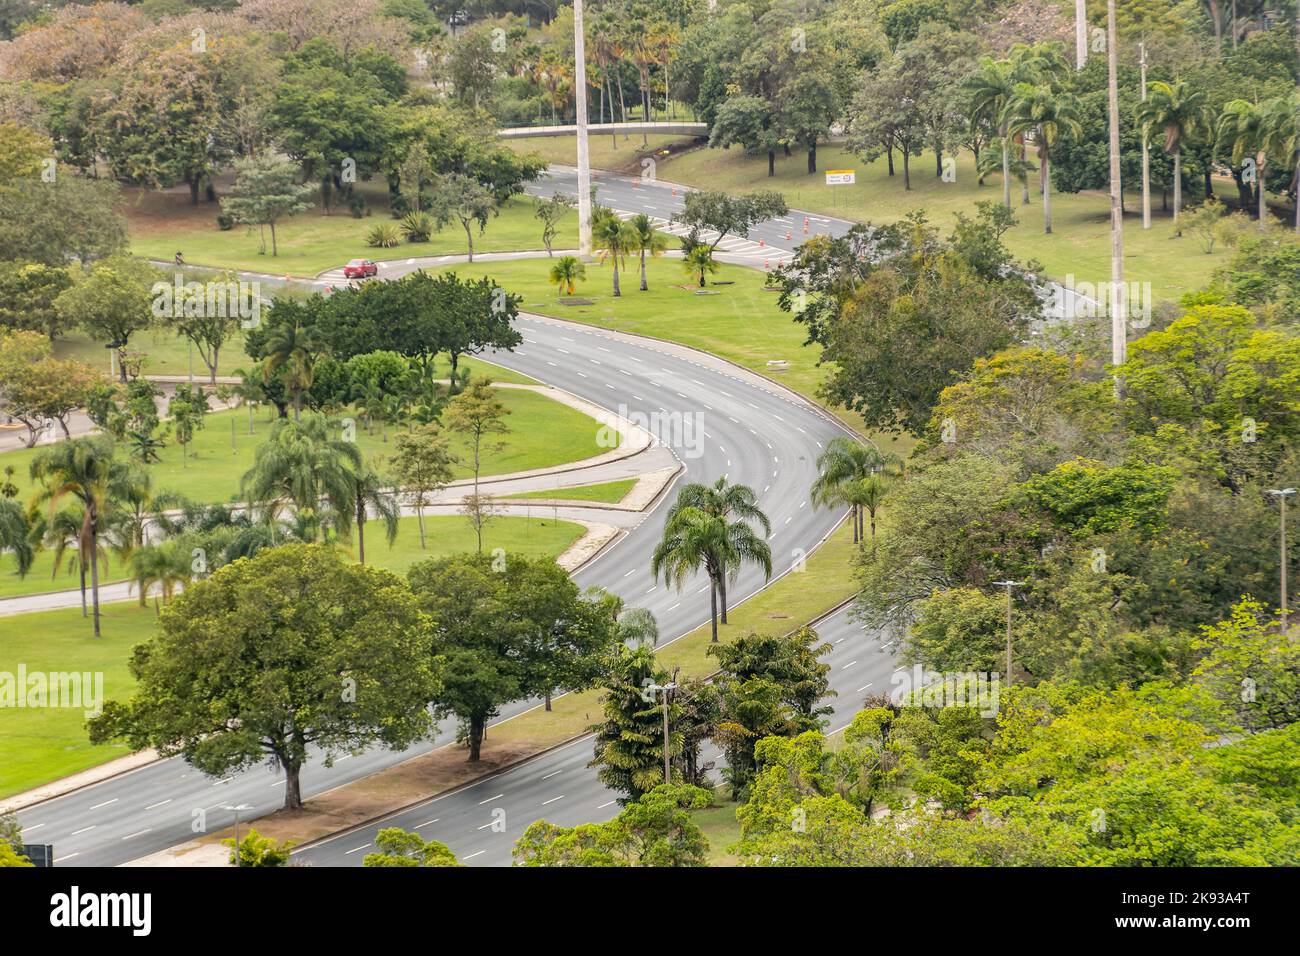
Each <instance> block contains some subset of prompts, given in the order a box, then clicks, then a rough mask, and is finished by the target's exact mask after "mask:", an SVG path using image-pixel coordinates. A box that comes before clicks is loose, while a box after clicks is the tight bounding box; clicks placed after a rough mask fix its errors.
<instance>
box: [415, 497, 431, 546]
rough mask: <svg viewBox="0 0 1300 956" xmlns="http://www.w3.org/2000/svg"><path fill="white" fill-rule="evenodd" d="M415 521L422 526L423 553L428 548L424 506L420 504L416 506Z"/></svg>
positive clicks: (421, 541)
mask: <svg viewBox="0 0 1300 956" xmlns="http://www.w3.org/2000/svg"><path fill="white" fill-rule="evenodd" d="M415 521H416V523H417V524H418V525H419V526H420V550H421V551H423V550H424V549H425V548H426V547H428V546H427V545H426V544H425V543H424V504H423V503H420V504H417V505H416V506H415Z"/></svg>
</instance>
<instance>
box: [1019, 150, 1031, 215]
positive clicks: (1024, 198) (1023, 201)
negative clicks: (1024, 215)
mask: <svg viewBox="0 0 1300 956" xmlns="http://www.w3.org/2000/svg"><path fill="white" fill-rule="evenodd" d="M1028 157H1029V153H1028V151H1027V150H1026V149H1025V138H1024V137H1023V136H1022V137H1020V162H1021V165H1022V166H1023V164H1024V163H1025V161H1026V160H1027V159H1028ZM1020 205H1022V206H1028V205H1029V174H1028V173H1025V181H1024V182H1023V183H1021V197H1020Z"/></svg>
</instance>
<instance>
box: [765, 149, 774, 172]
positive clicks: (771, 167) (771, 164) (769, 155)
mask: <svg viewBox="0 0 1300 956" xmlns="http://www.w3.org/2000/svg"><path fill="white" fill-rule="evenodd" d="M767 174H768V175H769V176H775V175H776V150H774V149H769V150H768V151H767Z"/></svg>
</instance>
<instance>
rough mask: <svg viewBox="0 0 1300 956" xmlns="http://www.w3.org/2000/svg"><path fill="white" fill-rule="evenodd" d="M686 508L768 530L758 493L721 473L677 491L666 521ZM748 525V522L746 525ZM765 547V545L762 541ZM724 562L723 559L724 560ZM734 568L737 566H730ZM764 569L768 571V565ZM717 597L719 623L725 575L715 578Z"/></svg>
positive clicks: (724, 607) (724, 601) (724, 599)
mask: <svg viewBox="0 0 1300 956" xmlns="http://www.w3.org/2000/svg"><path fill="white" fill-rule="evenodd" d="M687 508H697V509H699V510H700V511H702V512H704V513H705V514H706V515H709V516H711V517H715V518H722V519H724V520H727V521H728V522H729V523H730V524H732V525H734V524H735V523H737V522H750V521H752V522H755V523H756V524H758V525H759V527H761V528H762V529H763V537H765V538H766V537H767V536H768V535H770V534H771V533H772V523H771V522H770V521H768V520H767V515H765V514H764V513H763V512H762V510H761V509H760V508H759V507H758V495H756V494H754V489H753V488H751V487H749V486H748V485H733V484H730V483H729V482H728V481H727V479H726V478H725V477H723V478H719V479H718V480H717V481H715V482H714V483H713V484H711V485H705V484H701V483H699V482H691V483H690V484H688V485H686V486H684V487H683V488H682V490H681V491H679V492H678V493H677V500H676V501H674V502H673V506H672V508H670V509H669V511H668V517H667V520H668V521H672V519H673V515H675V514H676V513H677V512H679V511H684V510H685V509H687ZM746 527H748V525H746ZM765 547H766V545H765ZM724 563H725V562H724ZM730 570H732V571H738V570H739V568H731V569H730ZM768 572H769V573H771V567H770V565H769V567H768ZM717 586H718V599H719V603H720V605H721V610H722V618H721V620H722V623H723V624H726V623H727V576H726V575H725V574H724V575H722V576H721V577H720V578H719V579H718V580H717Z"/></svg>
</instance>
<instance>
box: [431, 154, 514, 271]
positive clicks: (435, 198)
mask: <svg viewBox="0 0 1300 956" xmlns="http://www.w3.org/2000/svg"><path fill="white" fill-rule="evenodd" d="M500 211H501V209H500V203H499V202H498V200H497V197H496V195H495V194H493V192H492V190H491V189H490V188H489V187H487V186H484V185H483V184H482V183H480V182H479V181H478V180H477V179H474V178H472V177H470V176H466V175H464V174H463V173H445V174H442V175H439V176H438V177H437V178H436V179H435V180H434V183H433V186H432V187H431V190H430V199H429V212H430V214H431V215H432V216H433V218H434V220H435V221H436V222H437V223H438V226H439V227H440V228H441V227H442V226H444V225H446V224H447V223H450V222H458V223H460V227H461V228H462V229H464V230H465V244H466V248H467V249H468V251H469V261H470V262H473V261H474V230H473V228H472V227H473V225H474V224H475V223H478V231H479V234H480V235H482V233H483V230H484V229H486V228H487V223H488V220H489V219H491V218H492V217H493V216H496V215H497V214H498V213H499V212H500Z"/></svg>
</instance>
